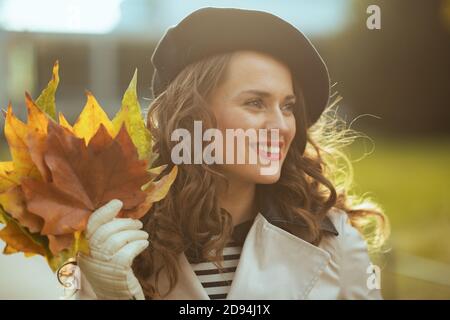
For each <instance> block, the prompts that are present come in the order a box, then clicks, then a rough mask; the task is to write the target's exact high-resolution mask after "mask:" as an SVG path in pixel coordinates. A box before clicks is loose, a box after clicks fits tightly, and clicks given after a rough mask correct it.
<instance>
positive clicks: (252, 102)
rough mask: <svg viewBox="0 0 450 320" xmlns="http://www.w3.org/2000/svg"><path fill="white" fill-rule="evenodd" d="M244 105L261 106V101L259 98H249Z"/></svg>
mask: <svg viewBox="0 0 450 320" xmlns="http://www.w3.org/2000/svg"><path fill="white" fill-rule="evenodd" d="M245 105H247V106H252V107H257V108H262V107H263V103H262V101H261V100H259V99H256V100H249V101H247V102H246V103H245Z"/></svg>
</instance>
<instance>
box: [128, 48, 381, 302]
mask: <svg viewBox="0 0 450 320" xmlns="http://www.w3.org/2000/svg"><path fill="white" fill-rule="evenodd" d="M232 55H233V53H232V52H230V53H223V54H218V55H214V56H210V57H208V58H206V59H203V60H201V61H198V62H195V63H192V64H190V65H188V66H187V67H186V68H184V69H183V70H182V71H181V72H180V73H179V74H178V76H177V77H176V78H175V79H174V80H173V81H172V82H171V83H170V84H169V86H168V87H167V89H166V90H165V91H164V92H162V93H161V94H160V95H159V96H157V97H156V98H155V99H154V100H153V101H152V102H151V103H150V106H149V108H148V114H147V126H148V128H149V129H150V130H151V132H152V134H153V137H154V140H155V145H154V148H155V152H157V154H158V155H157V158H156V159H155V162H154V164H155V165H162V164H168V163H169V164H170V163H172V162H171V157H170V155H171V150H172V148H173V146H174V144H175V142H173V141H171V139H170V137H171V133H172V132H173V131H174V130H175V129H177V128H186V129H188V130H190V131H191V130H192V128H193V123H194V121H195V120H200V121H202V124H203V127H204V128H205V130H206V129H207V128H214V127H215V126H216V120H215V118H214V116H213V114H212V112H211V111H210V109H209V107H208V97H209V95H210V94H211V93H213V91H214V89H215V88H217V87H218V85H219V84H220V83H221V81H222V80H223V79H224V77H225V75H226V72H227V66H228V64H229V61H230V59H231V57H232ZM294 93H295V95H296V96H297V97H298V99H297V106H296V108H295V111H294V114H295V119H296V126H297V131H296V136H295V138H294V140H293V142H292V145H291V147H290V149H289V152H288V154H287V157H286V160H285V162H284V164H283V167H282V171H281V177H280V179H279V180H278V181H277V182H276V183H274V184H272V185H259V186H258V187H257V193H258V194H259V195H265V194H267V195H269V194H270V197H271V198H273V200H274V201H275V203H276V205H278V207H279V208H280V212H282V213H283V214H284V215H286V216H287V217H289V216H291V217H292V216H300V217H301V218H303V220H304V222H305V223H306V224H307V226H308V227H309V228H308V230H309V235H308V239H309V241H310V242H311V243H313V244H316V245H317V244H319V242H320V240H321V238H322V237H323V234H322V233H321V231H320V228H319V226H320V224H321V221H322V220H323V219H324V218H325V216H326V215H327V212H328V211H329V210H330V209H331V208H332V207H337V208H340V209H343V210H345V211H346V212H347V213H348V214H349V217H350V220H351V222H352V224H353V225H354V226H355V227H357V228H358V229H359V230H361V232H362V233H363V235H364V236H365V238H366V240H367V242H368V244H369V248H370V249H371V250H375V249H377V248H379V247H380V246H381V245H382V244H383V243H384V241H385V240H386V238H387V236H388V232H389V231H388V224H387V220H386V219H385V216H384V214H383V213H382V211H381V210H380V209H379V208H378V207H377V206H373V204H371V203H370V202H369V201H368V200H367V199H362V200H361V199H360V201H359V203H356V202H355V197H354V196H349V194H348V187H349V183H348V181H349V180H350V181H351V180H352V179H351V175H348V173H349V172H350V173H351V164H350V162H349V161H348V159H347V157H346V156H345V154H344V153H343V152H342V151H341V148H342V147H343V146H345V145H348V144H349V143H351V142H352V141H353V140H354V139H355V137H356V136H357V135H355V134H352V131H351V130H349V129H348V128H345V129H343V128H342V127H341V126H340V125H339V124H340V123H341V122H340V120H338V118H337V117H336V112H335V108H334V104H331V105H330V106H329V107H328V108H327V110H326V111H325V112H324V113H323V115H322V117H321V119H319V121H318V122H317V123H316V124H314V125H313V126H311V124H310V123H308V121H307V119H308V115H307V110H306V108H305V107H304V99H302V94H301V87H300V85H299V83H298V82H297V81H296V80H295V79H294ZM343 164H344V165H343ZM169 169H170V168H168V170H169ZM343 176H344V178H343ZM224 179H225V178H224V176H223V175H221V174H220V173H219V172H218V171H217V170H215V169H214V166H211V165H206V164H201V165H191V164H182V165H180V166H179V168H178V176H177V178H176V180H175V182H174V184H173V185H172V187H171V189H170V191H169V193H168V194H167V196H166V197H165V198H164V199H163V200H161V201H160V202H159V203H157V204H155V206H154V207H153V208H152V210H151V212H150V213H149V214H147V215H146V216H144V218H143V223H144V229H145V230H146V231H147V232H148V233H149V235H150V241H151V245H150V247H149V248H148V249H147V250H145V251H144V252H142V253H141V254H140V255H139V256H138V257H137V258H136V259H135V261H134V263H133V270H134V272H135V274H136V276H137V278H138V279H139V281H140V283H141V285H142V287H143V290H144V294H145V296H146V298H147V299H151V298H154V297H157V296H158V297H162V296H164V295H165V294H168V293H169V292H170V291H171V290H172V289H173V288H174V287H175V285H176V282H177V281H178V275H177V261H178V256H179V254H181V253H183V252H185V251H186V250H188V249H196V250H199V252H201V255H202V258H203V259H207V260H209V261H212V262H214V263H217V264H218V266H219V267H221V257H222V253H223V249H224V247H225V245H226V242H227V241H228V239H229V237H230V236H231V233H232V228H233V227H232V221H231V216H230V214H229V213H228V212H226V211H224V210H221V208H220V207H219V205H218V184H219V182H221V181H222V182H223V180H224ZM212 252H214V254H211V253H212ZM157 259H158V261H160V262H161V263H158V264H157V263H156V260H157ZM163 268H166V271H167V275H168V279H169V284H170V285H169V289H168V291H167V292H166V293H162V292H159V290H158V288H157V287H158V285H157V283H158V278H159V275H160V272H161V271H162V269H163ZM152 274H154V275H155V279H156V285H155V286H154V285H153V284H151V283H150V282H149V281H147V280H148V278H149V277H150V276H151V275H152Z"/></svg>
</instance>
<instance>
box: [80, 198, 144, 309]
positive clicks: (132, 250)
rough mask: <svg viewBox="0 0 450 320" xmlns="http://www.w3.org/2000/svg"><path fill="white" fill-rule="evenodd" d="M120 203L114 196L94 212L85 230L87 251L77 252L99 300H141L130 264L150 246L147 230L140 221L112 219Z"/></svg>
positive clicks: (141, 296) (142, 296)
mask: <svg viewBox="0 0 450 320" xmlns="http://www.w3.org/2000/svg"><path fill="white" fill-rule="evenodd" d="M122 205H123V204H122V202H121V201H120V200H117V199H114V200H111V201H110V202H108V203H107V204H105V205H104V206H102V207H100V208H98V209H97V210H95V211H94V212H93V214H92V215H91V216H90V218H89V220H88V223H87V229H86V239H87V240H88V243H89V249H90V253H89V255H86V254H83V253H79V254H78V258H77V262H78V266H79V267H80V270H81V273H82V275H83V276H84V277H85V278H86V279H87V281H88V282H89V284H90V286H91V288H92V290H93V291H94V293H95V295H96V296H97V298H98V299H139V300H143V299H144V294H143V292H142V287H141V285H140V284H139V281H138V280H137V279H136V277H135V275H134V273H133V270H132V269H131V264H132V263H133V260H134V258H135V257H136V256H137V255H139V254H140V253H141V252H142V251H143V250H144V249H145V248H147V246H148V245H149V242H148V240H147V239H148V233H147V232H145V231H143V230H139V229H141V228H142V222H141V221H139V220H136V219H130V218H115V216H116V215H117V214H118V213H119V211H120V209H121V208H122ZM81 289H82V290H83V288H81Z"/></svg>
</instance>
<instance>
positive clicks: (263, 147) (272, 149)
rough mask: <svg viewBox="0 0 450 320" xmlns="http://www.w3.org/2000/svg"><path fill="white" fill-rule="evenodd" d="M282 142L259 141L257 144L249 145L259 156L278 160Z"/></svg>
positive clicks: (280, 154)
mask: <svg viewBox="0 0 450 320" xmlns="http://www.w3.org/2000/svg"><path fill="white" fill-rule="evenodd" d="M283 145H284V143H283V142H259V144H256V143H254V144H251V145H250V147H251V148H252V149H253V150H256V151H257V152H258V154H259V156H260V157H261V158H264V159H267V160H271V161H279V160H281V156H282V152H281V150H282V149H283Z"/></svg>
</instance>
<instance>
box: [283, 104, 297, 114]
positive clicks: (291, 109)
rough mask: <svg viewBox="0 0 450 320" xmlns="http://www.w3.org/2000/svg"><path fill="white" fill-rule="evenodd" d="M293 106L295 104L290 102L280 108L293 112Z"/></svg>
mask: <svg viewBox="0 0 450 320" xmlns="http://www.w3.org/2000/svg"><path fill="white" fill-rule="evenodd" d="M294 106H295V104H293V103H290V104H287V105H285V106H284V107H283V108H282V110H283V111H286V112H290V113H293V112H294Z"/></svg>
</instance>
